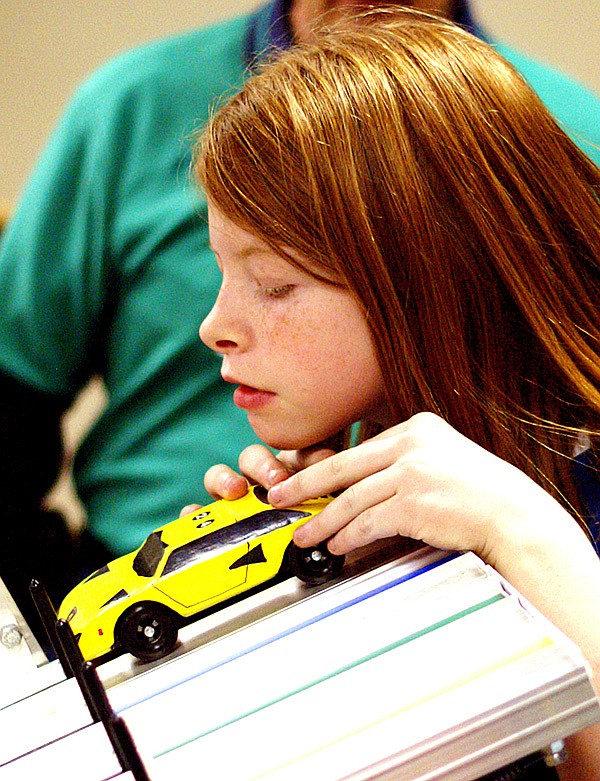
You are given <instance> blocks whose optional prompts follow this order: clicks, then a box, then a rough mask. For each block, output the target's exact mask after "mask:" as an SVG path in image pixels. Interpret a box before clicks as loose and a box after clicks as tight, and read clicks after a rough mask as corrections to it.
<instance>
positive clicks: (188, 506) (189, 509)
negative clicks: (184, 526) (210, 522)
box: [179, 504, 202, 518]
mask: <svg viewBox="0 0 600 781" xmlns="http://www.w3.org/2000/svg"><path fill="white" fill-rule="evenodd" d="M201 507H202V505H201V504H186V506H185V507H182V508H181V512H180V513H179V517H180V518H182V517H183V516H184V515H189V514H190V513H194V512H196V510H199V509H200V508H201Z"/></svg>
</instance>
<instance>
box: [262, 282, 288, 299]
mask: <svg viewBox="0 0 600 781" xmlns="http://www.w3.org/2000/svg"><path fill="white" fill-rule="evenodd" d="M294 287H295V285H277V286H276V287H261V293H262V295H264V296H265V297H266V298H283V297H284V296H286V295H287V294H288V293H291V292H292V290H293V289H294Z"/></svg>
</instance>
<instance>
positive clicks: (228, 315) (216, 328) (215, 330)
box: [199, 288, 247, 355]
mask: <svg viewBox="0 0 600 781" xmlns="http://www.w3.org/2000/svg"><path fill="white" fill-rule="evenodd" d="M232 303H233V302H232ZM199 335H200V339H201V340H202V341H203V342H204V344H205V345H206V346H207V347H209V348H210V349H211V350H214V352H216V353H220V354H222V355H226V354H228V353H230V352H233V351H235V350H239V349H244V345H245V343H246V342H247V334H246V329H245V328H244V326H243V324H242V322H241V319H240V316H239V312H236V309H235V308H232V305H231V304H230V303H229V302H228V299H227V297H226V296H225V295H224V294H223V288H221V292H220V293H219V295H218V297H217V300H216V301H215V303H214V306H213V308H212V309H211V310H210V312H209V313H208V314H207V315H206V317H205V318H204V320H203V321H202V324H201V326H200V331H199Z"/></svg>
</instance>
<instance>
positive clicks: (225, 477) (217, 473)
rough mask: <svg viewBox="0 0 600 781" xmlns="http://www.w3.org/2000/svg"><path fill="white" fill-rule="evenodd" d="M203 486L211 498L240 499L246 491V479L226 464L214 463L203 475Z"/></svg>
mask: <svg viewBox="0 0 600 781" xmlns="http://www.w3.org/2000/svg"><path fill="white" fill-rule="evenodd" d="M204 487H205V489H206V490H207V491H208V493H209V494H210V496H212V498H213V499H240V498H241V497H242V496H245V495H246V494H247V493H248V481H247V480H246V478H245V477H243V476H242V475H239V474H238V473H237V472H234V471H233V469H231V467H229V466H227V465H226V464H215V465H214V466H211V467H210V469H208V470H207V472H206V474H205V475H204Z"/></svg>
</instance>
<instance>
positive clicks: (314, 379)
mask: <svg viewBox="0 0 600 781" xmlns="http://www.w3.org/2000/svg"><path fill="white" fill-rule="evenodd" d="M336 303H337V304H338V305H337V306H336V305H335V304H336ZM339 303H340V302H337V301H335V300H334V301H333V302H326V303H325V304H323V305H322V306H314V307H311V308H309V309H308V310H306V311H305V312H303V315H302V316H301V317H298V318H293V319H288V318H284V319H283V320H282V321H280V322H279V324H278V326H276V327H275V328H274V329H273V330H272V336H271V338H272V340H273V343H274V344H280V346H281V348H282V350H281V353H280V355H281V360H282V363H283V367H284V370H285V372H286V374H289V372H290V371H292V373H293V376H294V382H295V384H296V390H297V392H298V393H299V394H305V395H307V396H308V395H310V397H311V400H312V403H313V404H314V403H315V401H316V402H317V403H318V404H319V405H321V406H335V405H339V406H340V407H346V408H352V410H353V411H354V412H355V411H356V410H357V409H360V410H361V411H362V410H363V409H367V408H369V407H370V405H371V403H373V402H374V401H376V400H380V399H381V398H382V397H383V381H382V379H381V371H380V368H379V364H378V361H377V356H376V353H375V349H374V347H373V343H372V340H371V336H370V332H369V330H368V328H367V325H366V323H365V320H364V318H363V316H362V314H361V313H360V312H359V311H358V309H356V308H355V305H354V304H352V305H351V306H348V304H347V301H345V300H342V302H341V303H342V304H344V305H343V306H340V305H339Z"/></svg>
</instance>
